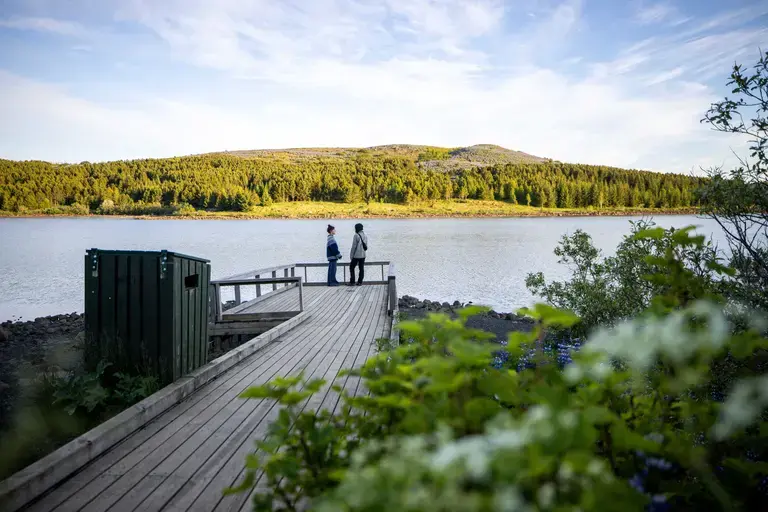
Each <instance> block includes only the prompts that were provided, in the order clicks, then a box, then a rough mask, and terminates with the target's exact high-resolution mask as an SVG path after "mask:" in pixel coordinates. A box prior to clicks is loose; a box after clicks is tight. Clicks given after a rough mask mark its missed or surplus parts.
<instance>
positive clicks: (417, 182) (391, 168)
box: [0, 145, 700, 213]
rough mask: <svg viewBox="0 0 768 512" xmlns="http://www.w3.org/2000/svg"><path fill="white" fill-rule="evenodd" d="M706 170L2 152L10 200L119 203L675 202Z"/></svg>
mask: <svg viewBox="0 0 768 512" xmlns="http://www.w3.org/2000/svg"><path fill="white" fill-rule="evenodd" d="M699 181H700V180H699V179H697V178H691V177H687V176H682V175H677V174H661V173H651V172H643V171H628V170H622V169H616V168H612V167H604V166H591V165H583V164H566V163H561V162H554V161H548V160H544V159H541V158H538V157H534V156H531V155H527V154H525V153H521V152H517V151H510V150H506V149H504V148H500V147H498V146H489V145H481V146H472V147H469V148H454V149H447V148H437V147H431V146H407V145H401V146H379V147H375V148H368V149H302V150H298V149H297V150H275V151H267V150H261V151H248V152H245V151H241V152H234V153H215V154H207V155H198V156H187V157H179V158H164V159H146V160H131V161H116V162H105V163H90V162H82V163H79V164H52V163H47V162H37V161H27V162H16V161H10V160H0V210H4V211H10V212H23V211H29V210H45V209H47V208H52V207H56V206H70V207H74V208H75V209H76V210H77V211H79V212H85V211H86V208H87V209H88V210H90V211H91V212H98V213H109V212H110V211H118V210H123V211H124V210H125V208H127V207H132V206H142V205H143V206H151V205H153V206H156V207H174V206H180V205H190V206H191V207H194V208H196V209H209V210H223V211H246V210H248V209H250V208H252V207H254V206H258V205H268V204H271V203H272V202H285V201H336V202H347V203H354V202H363V201H364V202H389V203H401V204H410V203H414V202H419V201H427V200H432V201H434V200H438V199H462V200H463V199H469V200H471V199H484V200H493V199H495V200H500V201H508V202H511V203H516V204H522V205H530V206H543V207H551V208H586V207H596V208H604V207H633V208H676V207H687V206H692V205H693V204H694V202H695V198H694V194H693V192H694V190H695V189H696V188H697V187H698V184H699ZM185 207H186V206H185ZM187 208H189V207H187Z"/></svg>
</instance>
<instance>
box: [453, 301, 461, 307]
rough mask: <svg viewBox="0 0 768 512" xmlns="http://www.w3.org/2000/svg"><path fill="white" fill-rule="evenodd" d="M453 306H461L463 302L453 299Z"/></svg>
mask: <svg viewBox="0 0 768 512" xmlns="http://www.w3.org/2000/svg"><path fill="white" fill-rule="evenodd" d="M453 307H455V308H460V307H461V302H459V301H457V300H455V301H453Z"/></svg>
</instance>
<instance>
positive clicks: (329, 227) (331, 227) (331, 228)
mask: <svg viewBox="0 0 768 512" xmlns="http://www.w3.org/2000/svg"><path fill="white" fill-rule="evenodd" d="M334 229H336V228H335V227H333V226H331V225H330V224H328V230H327V231H328V233H330V232H331V231H333V230H334Z"/></svg>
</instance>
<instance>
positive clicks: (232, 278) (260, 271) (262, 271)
mask: <svg viewBox="0 0 768 512" xmlns="http://www.w3.org/2000/svg"><path fill="white" fill-rule="evenodd" d="M295 267H296V265H294V264H289V265H277V266H275V267H267V268H257V269H256V270H250V271H248V272H242V273H240V274H235V275H232V276H228V277H222V278H221V279H219V281H237V280H238V279H247V278H249V277H253V276H257V275H261V274H269V273H271V272H278V271H280V270H290V269H292V268H295Z"/></svg>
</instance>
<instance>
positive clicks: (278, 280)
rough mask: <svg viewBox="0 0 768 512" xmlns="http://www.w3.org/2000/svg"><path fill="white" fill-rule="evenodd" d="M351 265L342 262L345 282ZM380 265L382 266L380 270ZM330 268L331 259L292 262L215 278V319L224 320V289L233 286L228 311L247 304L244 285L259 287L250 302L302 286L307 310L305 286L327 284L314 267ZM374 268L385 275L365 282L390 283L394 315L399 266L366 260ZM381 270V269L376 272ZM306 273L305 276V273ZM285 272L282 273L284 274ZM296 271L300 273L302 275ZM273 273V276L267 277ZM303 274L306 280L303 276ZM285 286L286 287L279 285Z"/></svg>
mask: <svg viewBox="0 0 768 512" xmlns="http://www.w3.org/2000/svg"><path fill="white" fill-rule="evenodd" d="M349 266H350V262H348V261H339V262H338V267H339V268H341V271H342V282H346V281H347V269H348V268H349ZM377 267H378V269H377ZM317 268H328V262H327V261H325V262H320V263H293V264H289V265H278V266H275V267H267V268H261V269H255V270H251V271H249V272H243V273H241V274H235V275H233V276H229V277H225V278H223V279H219V280H217V281H212V282H211V286H212V288H213V293H212V294H211V296H212V297H214V300H213V302H214V304H213V307H214V308H215V311H214V315H213V316H214V319H216V321H218V322H220V321H221V319H222V314H223V311H222V302H221V288H222V287H232V288H234V295H235V306H234V308H232V309H230V310H227V314H234V313H237V311H238V308H239V307H240V306H241V305H243V304H245V303H244V302H243V301H242V287H243V286H255V287H256V299H253V300H251V301H248V304H253V303H254V300H260V299H261V300H263V299H262V298H267V297H272V296H274V295H275V294H276V293H283V292H286V291H288V290H291V289H293V288H296V287H298V288H299V294H300V303H301V308H302V309H301V311H303V297H302V296H301V293H302V287H303V286H325V285H326V284H327V281H326V279H325V277H324V276H323V277H322V278H319V279H317V278H316V280H313V279H310V278H311V277H312V276H311V275H310V272H309V270H310V269H317ZM372 268H373V275H375V276H376V277H379V275H380V276H381V278H380V279H374V280H370V279H369V280H366V281H364V282H363V284H364V285H385V286H387V303H388V305H387V311H388V312H389V314H390V315H391V314H392V312H393V311H394V310H395V309H396V307H397V282H396V275H395V265H394V263H392V262H390V261H366V262H365V269H366V271H367V272H368V275H369V276H370V275H371V272H370V270H371V269H372ZM376 270H378V272H377V271H376ZM302 273H303V276H302V275H301V274H302ZM281 274H282V276H281ZM296 274H299V275H298V276H297V275H296ZM265 276H269V277H265ZM302 277H303V279H301V278H302ZM262 285H272V290H263V289H262ZM278 285H282V287H278Z"/></svg>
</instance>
